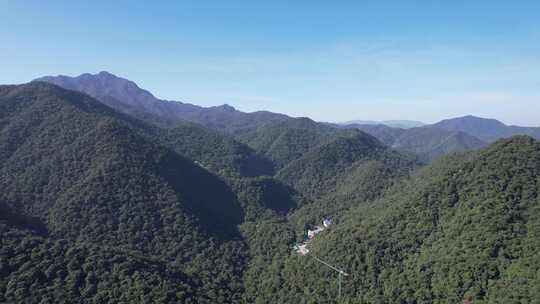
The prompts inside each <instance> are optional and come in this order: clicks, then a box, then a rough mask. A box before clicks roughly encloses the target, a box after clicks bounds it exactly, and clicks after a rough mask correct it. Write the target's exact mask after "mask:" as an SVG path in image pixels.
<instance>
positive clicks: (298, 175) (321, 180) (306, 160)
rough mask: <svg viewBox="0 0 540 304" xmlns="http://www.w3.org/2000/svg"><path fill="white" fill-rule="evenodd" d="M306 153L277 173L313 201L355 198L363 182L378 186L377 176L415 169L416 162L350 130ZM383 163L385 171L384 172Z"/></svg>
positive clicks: (372, 138)
mask: <svg viewBox="0 0 540 304" xmlns="http://www.w3.org/2000/svg"><path fill="white" fill-rule="evenodd" d="M349 131H350V132H349V133H348V134H344V135H341V136H336V137H334V139H333V140H332V141H329V142H328V143H326V144H323V145H321V146H319V147H317V148H315V149H312V150H310V151H309V152H307V153H305V154H304V155H303V156H302V157H301V158H299V159H296V160H294V161H293V162H291V163H289V164H288V165H287V166H285V167H284V168H283V169H281V170H280V171H278V172H277V174H276V177H277V178H278V179H280V180H282V181H284V182H285V183H287V184H289V185H291V186H292V187H293V188H294V189H296V190H297V191H299V192H300V193H302V194H303V195H305V196H306V197H309V198H311V199H318V198H321V197H322V196H328V195H329V194H335V193H338V194H342V195H347V194H350V195H354V194H355V192H360V191H365V190H367V189H368V188H372V189H373V187H366V188H365V189H362V188H361V187H358V184H359V183H361V182H369V181H366V179H370V180H372V181H373V182H377V178H376V176H377V175H380V173H383V174H384V172H380V173H379V172H378V171H381V170H391V171H396V172H401V171H403V169H409V170H410V169H411V168H412V167H413V165H414V162H413V161H412V160H411V159H408V158H407V157H404V156H402V155H400V154H398V153H396V152H395V151H392V150H391V149H389V148H388V147H386V146H384V145H383V144H381V143H380V142H379V141H378V140H377V139H375V138H374V137H373V136H370V135H367V134H365V133H363V132H361V131H357V130H349ZM379 163H382V165H383V167H384V168H381V166H380V165H378V164H379ZM398 174H399V173H398Z"/></svg>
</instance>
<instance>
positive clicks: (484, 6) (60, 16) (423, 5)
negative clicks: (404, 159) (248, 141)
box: [0, 1, 540, 126]
mask: <svg viewBox="0 0 540 304" xmlns="http://www.w3.org/2000/svg"><path fill="white" fill-rule="evenodd" d="M538 11H540V3H537V2H533V1H526V2H520V4H519V5H518V4H515V3H510V2H503V1H489V2H488V1H478V2H475V3H467V2H452V3H444V4H442V3H438V4H436V3H433V2H427V1H416V2H414V3H412V2H409V3H408V4H405V3H400V4H380V3H376V2H364V3H362V4H359V3H356V2H343V3H340V4H339V5H338V4H336V3H324V4H320V3H313V2H304V1H299V2H295V3H293V4H291V3H288V2H273V3H266V4H257V5H255V4H246V3H240V2H227V3H213V4H202V3H198V2H189V1H186V2H163V3H160V4H159V5H156V4H139V3H133V2H125V1H119V2H115V3H108V2H104V1H95V2H92V3H72V2H68V1H55V2H49V3H41V2H38V1H26V2H2V3H0V20H2V21H1V22H4V23H5V24H4V26H2V27H1V28H0V33H1V34H2V37H3V43H2V45H1V46H0V54H1V55H2V56H1V57H0V65H2V67H3V73H2V74H1V75H0V83H2V84H10V83H23V82H28V81H30V80H32V79H35V78H38V77H41V76H45V75H59V74H61V75H68V76H77V75H79V74H82V73H97V72H99V71H101V70H106V71H109V72H111V73H113V74H115V75H117V76H119V77H123V78H127V79H130V80H133V81H134V82H136V83H137V84H138V85H139V86H140V87H141V88H144V89H147V90H149V91H150V92H152V93H153V94H154V95H155V96H156V97H158V98H162V99H167V100H178V101H183V102H189V103H193V104H197V105H201V106H216V105H220V104H225V103H226V104H230V105H232V106H234V107H235V108H237V109H239V110H241V111H246V112H252V111H257V110H268V111H272V112H279V113H284V114H287V115H290V116H306V117H310V118H312V119H314V120H317V121H328V122H343V121H349V120H376V121H380V120H417V121H422V122H424V123H434V122H437V121H439V120H442V119H448V118H453V117H459V116H465V115H474V116H479V117H485V118H495V119H497V120H500V121H501V122H503V123H505V124H508V125H522V126H540V116H539V115H538V114H539V113H540V102H539V101H540V62H539V60H538V54H539V53H540V22H539V21H538V18H537V12H538Z"/></svg>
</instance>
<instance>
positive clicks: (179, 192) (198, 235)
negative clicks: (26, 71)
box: [0, 83, 244, 303]
mask: <svg viewBox="0 0 540 304" xmlns="http://www.w3.org/2000/svg"><path fill="white" fill-rule="evenodd" d="M115 116H117V114H115V113H114V112H112V110H111V109H110V108H108V107H106V106H104V105H102V104H101V103H99V102H97V101H95V100H93V99H92V98H90V97H88V96H86V95H82V94H80V93H76V92H73V91H66V90H64V89H61V88H58V87H56V86H53V85H49V84H45V83H32V84H28V85H21V86H2V87H0V164H1V165H0V177H1V179H0V185H1V188H2V192H1V193H0V203H1V204H2V207H3V209H6V210H9V213H10V214H13V215H14V216H9V217H8V218H4V221H5V220H8V221H7V224H6V223H3V226H2V227H3V228H2V229H5V231H6V234H3V235H2V238H3V240H2V241H3V243H4V244H16V243H17V242H18V241H17V240H21V239H29V240H32V239H34V237H36V239H35V241H32V242H33V243H31V244H28V246H26V247H20V248H19V249H17V250H15V251H14V249H15V247H12V246H11V247H3V249H2V250H3V251H2V267H1V268H2V281H1V282H2V286H1V287H0V288H1V289H2V290H3V291H4V294H5V295H6V297H8V298H6V300H7V301H14V302H19V301H22V299H25V298H26V297H27V296H28V294H33V293H34V294H36V293H37V294H47V295H48V297H53V298H55V299H56V301H59V300H60V299H63V298H64V296H65V297H66V298H70V297H75V298H78V297H80V296H82V294H83V293H85V290H86V289H90V291H89V293H85V294H84V298H85V299H88V300H90V299H99V298H101V296H100V295H98V294H94V293H96V292H97V291H96V288H95V283H92V282H86V283H85V281H84V280H83V279H84V278H83V277H81V276H83V275H84V273H74V274H73V275H75V276H76V277H75V278H71V279H70V280H77V281H76V282H73V284H74V285H73V284H71V283H70V284H68V285H66V286H64V287H60V286H59V287H58V288H59V290H58V291H57V292H58V293H53V292H52V291H53V290H47V286H45V285H39V284H38V285H36V286H35V287H40V288H44V289H41V290H32V289H33V288H34V287H32V285H25V286H17V285H13V284H15V283H16V282H20V280H21V277H20V276H28V275H31V276H33V277H34V278H35V277H36V276H37V277H40V276H42V275H47V274H43V272H40V271H41V270H39V269H37V268H36V267H35V266H36V265H32V266H30V265H31V264H26V265H27V266H24V265H23V264H18V266H20V267H23V268H20V267H18V266H17V265H15V264H12V263H13V261H15V260H24V259H27V258H25V257H24V256H26V255H29V254H30V253H31V252H32V251H34V250H37V252H41V253H39V254H44V255H47V254H50V253H48V252H46V251H47V250H46V249H45V248H46V247H49V246H56V245H54V244H56V243H58V242H61V243H58V244H60V245H58V246H60V248H59V249H58V250H64V249H61V248H65V250H67V251H68V253H69V252H70V251H71V250H79V249H76V248H80V250H81V251H82V252H89V253H92V255H93V254H97V256H96V259H98V260H99V261H102V262H100V263H111V262H112V263H122V262H121V261H122V259H127V261H129V260H131V259H132V258H131V256H134V255H135V256H137V255H142V256H145V257H148V258H151V259H153V260H155V261H156V262H151V261H149V260H148V261H146V260H144V259H143V260H140V263H142V265H143V266H141V267H142V268H141V271H142V272H141V273H140V274H141V276H142V277H141V278H140V280H139V281H140V282H141V284H146V285H145V286H140V288H142V290H145V289H148V288H150V289H152V288H154V287H152V286H153V285H162V284H165V285H163V287H164V289H162V290H160V291H162V292H165V294H161V293H159V292H158V291H157V292H158V293H157V294H156V295H155V296H150V295H148V297H151V298H152V299H154V300H156V299H159V298H160V297H162V296H163V297H167V298H170V297H172V298H174V297H177V296H178V298H182V299H183V298H186V299H192V300H194V301H195V300H196V302H197V303H201V302H206V303H215V302H216V301H226V302H234V300H233V299H234V298H235V297H239V296H240V294H241V284H240V283H238V280H239V277H238V276H239V275H240V273H241V268H242V267H243V266H242V265H240V264H239V261H242V260H243V259H244V257H243V255H244V253H243V250H241V248H242V247H243V246H244V244H243V242H242V241H241V240H240V235H239V233H238V231H237V225H238V224H239V223H241V221H242V218H243V212H242V209H241V206H240V203H239V202H238V201H237V199H236V196H235V194H234V193H233V192H232V191H231V190H230V188H229V187H228V186H227V185H226V184H225V183H224V182H223V181H222V180H221V179H219V178H218V177H217V176H214V175H212V174H211V173H209V172H208V171H206V170H204V169H203V168H201V167H199V166H198V165H196V164H194V163H192V162H191V161H189V160H187V159H185V158H183V157H181V156H179V155H178V154H176V153H175V152H174V151H172V150H169V149H167V148H165V147H163V146H159V145H156V144H155V143H153V142H150V141H148V140H147V139H146V138H145V137H144V136H141V135H139V134H138V132H137V131H136V130H134V129H133V128H131V127H130V126H129V125H128V124H126V123H125V121H123V120H121V119H116V118H115ZM14 218H15V219H22V220H21V221H15V222H13V219H14ZM19 224H20V225H22V227H21V228H18V226H17V225H19ZM28 224H29V225H30V228H31V229H30V231H31V232H28V231H27V230H28V229H26V228H27V226H28ZM20 225H19V226H20ZM13 229H15V231H13ZM18 229H22V232H20V233H19V232H17V231H18ZM10 231H11V232H10ZM12 232H13V233H12ZM35 234H37V235H35ZM107 248H114V250H112V249H111V250H112V251H111V250H108V249H107ZM102 251H103V252H102ZM117 251H119V252H120V253H118V255H119V257H123V258H120V260H118V259H116V257H115V256H116V253H114V252H117ZM81 258H82V257H81V256H80V255H79V254H76V253H74V255H69V254H68V256H64V255H60V260H58V261H55V262H54V264H55V265H56V266H54V267H56V268H55V269H57V270H54V271H55V272H57V271H61V273H56V274H54V273H52V274H50V275H52V277H55V276H61V277H60V278H59V279H61V280H64V279H65V278H64V276H65V274H66V272H65V270H62V269H65V268H66V267H72V266H69V265H71V264H72V263H74V262H76V261H79V262H80V263H83V261H82V260H80V259H81ZM62 259H64V260H63V261H62ZM72 259H75V260H72ZM112 259H116V260H112ZM114 261H118V262H114ZM6 263H7V264H6ZM64 263H68V265H66V264H64ZM130 263H131V262H130ZM138 263H139V262H138ZM145 263H146V264H148V263H150V264H149V265H148V266H144V265H146V264H145ZM152 263H154V264H155V266H152V265H154V264H152ZM74 265H77V264H74ZM45 266H46V265H44V266H43V267H45ZM28 267H29V268H28ZM47 267H49V266H47ZM51 267H52V266H51ZM74 267H75V266H74ZM104 267H105V268H103V269H102V270H103V271H104V272H106V273H109V272H110V269H109V268H107V267H109V266H104ZM119 267H123V266H121V265H119ZM126 267H128V266H126ZM145 267H147V270H145ZM120 269H121V268H120ZM175 269H176V270H175ZM115 271H118V270H115ZM145 271H146V272H147V274H144V273H145ZM171 271H172V272H171ZM69 272H70V273H71V270H70V271H69ZM174 272H176V273H178V274H174ZM181 273H185V274H187V275H188V277H189V280H191V281H192V282H191V283H189V282H187V281H186V284H187V285H188V286H190V287H192V289H193V290H192V292H190V293H189V294H186V295H181V293H180V294H179V295H176V294H168V291H167V289H168V287H166V286H170V285H171V284H176V283H178V282H179V281H182V282H184V281H185V280H184V279H182V278H183V276H182V275H180V274H181ZM95 275H96V277H97V279H99V278H100V277H101V275H102V274H97V273H96V274H95ZM112 275H113V276H114V277H119V278H122V277H125V274H121V273H120V274H119V273H115V274H112ZM145 276H148V277H147V278H146V277H145ZM88 279H89V280H91V281H92V280H94V279H91V277H90V278H88ZM81 280H82V281H81ZM186 280H187V279H186ZM10 282H11V283H10ZM60 282H61V281H60ZM60 282H59V283H58V284H61V283H60ZM28 284H30V282H28ZM125 284H134V282H131V283H125ZM92 286H93V287H92ZM18 288H21V289H20V290H18ZM133 288H135V287H133ZM180 290H182V287H180ZM125 292H132V291H130V289H129V288H128V289H127V290H125ZM111 296H113V297H114V301H119V300H120V299H121V298H123V297H131V298H130V299H131V301H139V300H140V299H142V298H138V297H137V296H138V295H131V294H125V293H124V290H119V291H118V294H115V295H111ZM132 296H133V297H132Z"/></svg>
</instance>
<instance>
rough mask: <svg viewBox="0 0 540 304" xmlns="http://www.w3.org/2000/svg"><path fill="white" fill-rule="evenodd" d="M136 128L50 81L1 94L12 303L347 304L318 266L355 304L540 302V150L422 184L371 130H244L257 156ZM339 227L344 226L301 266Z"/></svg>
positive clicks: (223, 140)
mask: <svg viewBox="0 0 540 304" xmlns="http://www.w3.org/2000/svg"><path fill="white" fill-rule="evenodd" d="M131 106H132V105H129V107H131ZM126 107H128V106H126ZM223 110H230V109H223ZM124 112H125V113H128V112H129V111H127V110H126V111H124ZM130 114H132V115H134V117H136V118H133V117H130V116H127V115H125V114H121V113H119V112H116V111H114V110H112V109H111V108H110V107H108V106H105V105H103V104H101V103H100V102H98V101H96V100H94V99H93V98H91V97H89V96H87V95H84V94H80V93H76V92H74V91H68V90H64V89H61V88H59V87H56V86H53V85H49V84H45V83H39V82H36V83H32V84H28V85H21V86H0V187H1V189H2V191H1V192H0V246H1V247H0V302H8V303H9V302H28V303H58V302H60V303H62V302H64V303H73V302H82V303H103V302H118V303H131V302H137V303H337V302H336V292H337V285H336V280H335V279H336V276H335V273H334V272H332V271H331V270H329V269H328V268H326V267H324V266H322V265H321V264H319V263H317V262H316V261H315V260H314V259H313V258H312V256H317V257H320V258H323V259H324V260H326V261H328V262H330V263H332V264H335V265H337V266H339V267H343V268H344V269H345V270H346V271H347V272H349V273H351V276H349V277H346V278H345V280H344V285H343V298H342V299H341V303H460V302H462V301H464V300H469V301H472V302H473V303H498V302H500V303H534V301H538V299H540V289H539V288H538V286H540V269H539V265H540V255H539V254H538V248H540V221H539V219H540V217H539V216H540V198H539V196H538V193H539V191H540V178H539V176H540V174H539V173H540V143H538V142H536V141H534V140H533V139H531V138H528V137H516V138H512V139H509V140H504V141H500V142H497V143H496V144H494V145H492V146H490V147H489V148H487V149H484V150H481V151H479V152H471V153H467V154H459V155H451V156H447V157H445V158H443V159H441V160H438V161H435V162H434V163H432V164H430V165H428V166H426V167H424V168H422V169H420V170H419V171H415V172H416V173H413V175H412V176H410V172H411V170H412V169H413V168H415V167H416V163H415V162H414V161H413V160H412V159H411V158H410V157H407V156H403V155H401V154H399V153H397V152H395V151H393V150H391V149H390V148H388V147H387V146H385V145H383V144H381V143H380V142H379V141H378V140H376V139H375V138H374V137H372V136H369V135H367V134H365V133H363V132H361V131H358V130H338V129H336V128H333V127H330V126H328V125H324V124H319V123H315V122H313V121H311V120H308V119H288V120H287V121H286V122H279V123H276V122H259V123H260V124H258V125H256V126H255V127H253V125H251V127H249V128H247V127H246V125H244V127H246V128H244V129H235V134H236V136H238V138H241V139H242V140H243V141H245V142H246V143H249V144H250V145H251V148H250V147H248V146H246V145H244V144H242V143H239V142H237V141H235V140H233V139H231V138H230V137H227V136H224V135H223V134H221V133H220V132H218V131H210V130H208V129H204V128H201V127H200V126H198V125H195V124H191V123H186V122H179V121H175V122H174V125H173V124H169V123H168V122H167V128H160V127H158V126H152V125H149V124H147V122H153V120H155V121H156V122H159V121H160V119H161V118H157V117H159V116H156V115H155V114H154V113H148V112H147V116H146V117H144V115H143V116H141V115H139V114H133V112H132V113H130ZM143 121H144V122H143ZM157 125H159V123H157ZM229 131H230V130H229ZM255 150H258V152H256V151H255ZM265 157H268V158H269V159H268V160H267V159H265ZM274 166H275V167H274ZM275 169H279V170H278V171H277V172H276V174H275V175H274V176H270V175H272V174H273V173H274V170H275ZM323 216H331V217H332V218H333V219H334V225H333V226H331V227H330V228H329V229H328V230H326V231H324V232H323V233H321V234H320V235H319V236H317V237H316V238H315V240H314V241H313V242H312V243H311V245H310V246H311V247H310V249H311V253H310V254H309V255H308V256H298V255H296V254H294V253H293V251H292V246H293V245H294V244H295V243H296V242H298V241H299V240H301V239H302V238H303V232H304V229H305V228H308V227H311V226H312V225H314V224H318V223H319V222H320V220H321V219H322V217H323Z"/></svg>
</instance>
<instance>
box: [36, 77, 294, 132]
mask: <svg viewBox="0 0 540 304" xmlns="http://www.w3.org/2000/svg"><path fill="white" fill-rule="evenodd" d="M34 81H44V82H49V83H52V84H56V85H58V86H60V87H63V88H65V89H69V90H75V91H79V92H83V93H86V94H88V95H90V96H92V97H94V98H96V99H97V100H99V101H101V102H103V103H104V104H106V105H108V106H110V107H112V108H114V109H117V110H119V111H121V112H124V113H127V114H130V115H132V116H135V117H138V118H140V119H143V120H146V121H149V122H152V123H157V124H159V125H160V126H167V127H170V126H174V125H175V124H176V123H177V122H178V121H189V122H194V123H198V124H201V125H203V126H205V127H208V128H212V129H217V130H220V131H224V132H236V131H240V130H243V129H248V128H253V127H255V126H258V125H259V124H261V123H265V122H272V121H283V120H285V119H287V118H288V116H286V115H283V114H276V113H271V112H267V111H258V112H253V113H244V112H241V111H238V110H236V109H235V108H233V107H231V106H229V105H227V104H224V105H221V106H216V107H207V108H205V107H200V106H196V105H193V104H189V103H183V102H179V101H168V100H161V99H158V98H156V97H155V96H154V95H152V94H151V93H150V92H148V91H146V90H144V89H141V88H139V87H138V86H137V84H135V83H134V82H133V81H130V80H127V79H124V78H121V77H117V76H115V75H113V74H111V73H108V72H100V73H98V74H82V75H80V76H77V77H69V76H45V77H41V78H38V79H35V80H34Z"/></svg>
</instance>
